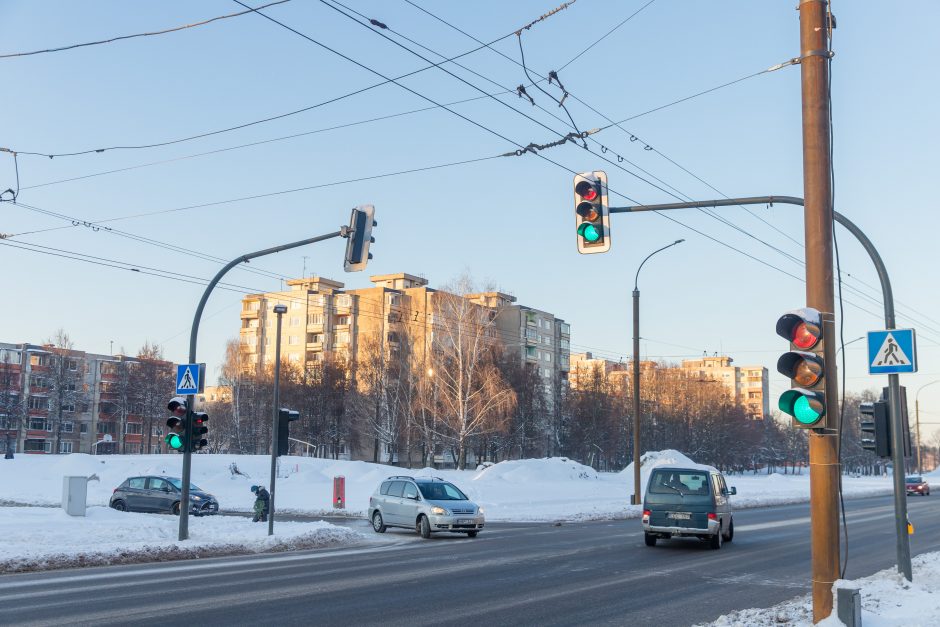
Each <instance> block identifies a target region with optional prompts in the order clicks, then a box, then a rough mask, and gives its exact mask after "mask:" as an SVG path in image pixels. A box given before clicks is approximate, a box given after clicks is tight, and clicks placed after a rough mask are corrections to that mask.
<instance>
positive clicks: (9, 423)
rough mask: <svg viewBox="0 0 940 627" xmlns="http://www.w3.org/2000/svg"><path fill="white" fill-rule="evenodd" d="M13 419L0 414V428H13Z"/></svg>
mask: <svg viewBox="0 0 940 627" xmlns="http://www.w3.org/2000/svg"><path fill="white" fill-rule="evenodd" d="M13 428H14V426H13V419H12V418H10V417H9V416H7V415H3V416H0V429H13Z"/></svg>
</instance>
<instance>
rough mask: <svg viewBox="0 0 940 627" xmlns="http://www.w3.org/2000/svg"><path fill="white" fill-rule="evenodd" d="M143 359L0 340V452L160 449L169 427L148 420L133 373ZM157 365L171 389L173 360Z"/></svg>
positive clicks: (153, 363) (117, 451)
mask: <svg viewBox="0 0 940 627" xmlns="http://www.w3.org/2000/svg"><path fill="white" fill-rule="evenodd" d="M140 363H141V361H140V360H138V359H136V358H132V357H125V356H123V355H117V356H112V355H97V354H93V353H86V352H84V351H78V350H68V349H62V348H57V347H54V346H50V345H34V344H7V343H0V450H3V451H6V450H12V451H16V452H25V453H93V454H108V453H159V452H161V443H162V426H161V425H159V421H155V420H154V419H153V415H152V413H151V418H150V419H149V420H146V419H145V418H144V416H143V413H144V408H143V407H142V406H141V402H140V400H139V394H138V393H137V392H138V390H137V389H136V388H135V387H134V382H133V378H132V376H131V373H132V372H133V370H134V368H136V367H138V366H139V365H140ZM150 363H151V365H153V366H154V367H155V371H157V372H163V373H164V374H165V376H166V384H167V388H169V387H170V386H172V382H173V373H172V364H171V363H170V362H166V361H162V360H150ZM145 425H146V426H149V427H150V431H151V433H150V434H149V437H148V435H147V434H146V433H145V429H144V427H145ZM148 443H149V445H150V448H149V449H148V448H146V447H147V444H148Z"/></svg>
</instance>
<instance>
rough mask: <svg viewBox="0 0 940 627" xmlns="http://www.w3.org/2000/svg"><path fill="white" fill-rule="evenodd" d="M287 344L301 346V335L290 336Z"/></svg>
mask: <svg viewBox="0 0 940 627" xmlns="http://www.w3.org/2000/svg"><path fill="white" fill-rule="evenodd" d="M287 343H288V344H290V345H291V346H296V345H298V344H300V336H299V335H289V336H288V337H287Z"/></svg>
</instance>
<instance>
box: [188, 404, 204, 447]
mask: <svg viewBox="0 0 940 627" xmlns="http://www.w3.org/2000/svg"><path fill="white" fill-rule="evenodd" d="M207 422H209V414H207V413H206V412H204V411H194V412H193V431H192V434H191V435H190V440H189V441H190V443H191V445H190V449H189V450H190V451H192V452H193V453H196V452H198V451H201V450H202V449H204V448H205V447H207V446H209V440H208V439H207V437H208V435H207V434H208V433H209V425H207V424H206V423H207Z"/></svg>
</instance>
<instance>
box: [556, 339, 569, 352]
mask: <svg viewBox="0 0 940 627" xmlns="http://www.w3.org/2000/svg"><path fill="white" fill-rule="evenodd" d="M558 348H560V349H561V350H563V351H568V350H571V345H570V344H569V342H568V340H566V339H560V340H558Z"/></svg>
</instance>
